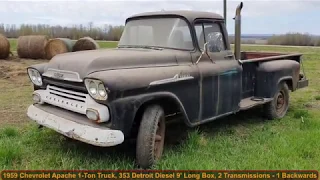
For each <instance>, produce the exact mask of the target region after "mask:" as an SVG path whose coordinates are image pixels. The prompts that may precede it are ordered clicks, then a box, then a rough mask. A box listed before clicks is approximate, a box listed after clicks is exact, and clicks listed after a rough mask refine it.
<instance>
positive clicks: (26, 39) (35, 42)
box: [17, 35, 48, 59]
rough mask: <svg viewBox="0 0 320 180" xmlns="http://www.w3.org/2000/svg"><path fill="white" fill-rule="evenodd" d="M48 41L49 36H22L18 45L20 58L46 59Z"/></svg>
mask: <svg viewBox="0 0 320 180" xmlns="http://www.w3.org/2000/svg"><path fill="white" fill-rule="evenodd" d="M47 42H48V38H47V36H41V35H34V36H20V37H19V38H18V45H17V52H18V56H19V57H20V58H30V59H44V58H45V51H44V48H45V46H46V44H47Z"/></svg>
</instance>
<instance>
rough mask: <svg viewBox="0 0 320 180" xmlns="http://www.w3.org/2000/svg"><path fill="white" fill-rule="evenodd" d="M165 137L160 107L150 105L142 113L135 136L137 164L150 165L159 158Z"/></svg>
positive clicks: (148, 166)
mask: <svg viewBox="0 0 320 180" xmlns="http://www.w3.org/2000/svg"><path fill="white" fill-rule="evenodd" d="M164 137H165V116H164V111H163V109H162V107H160V106H158V105H151V106H149V107H147V108H146V109H145V111H144V113H143V116H142V120H141V123H140V127H139V132H138V137H137V151H136V160H137V164H138V165H139V166H140V167H142V168H145V169H146V168H150V167H152V166H153V165H154V164H155V163H156V162H157V160H159V159H160V157H161V155H162V152H163V146H164Z"/></svg>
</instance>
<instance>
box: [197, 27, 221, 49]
mask: <svg viewBox="0 0 320 180" xmlns="http://www.w3.org/2000/svg"><path fill="white" fill-rule="evenodd" d="M194 28H195V30H196V35H197V38H198V44H199V47H200V49H201V50H203V45H204V43H207V42H208V46H207V47H208V51H209V52H220V51H224V50H226V45H225V42H224V37H223V33H222V29H221V26H220V25H219V24H218V23H213V22H201V23H196V24H195V27H194Z"/></svg>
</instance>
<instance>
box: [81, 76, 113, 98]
mask: <svg viewBox="0 0 320 180" xmlns="http://www.w3.org/2000/svg"><path fill="white" fill-rule="evenodd" d="M92 83H94V85H95V92H96V93H95V94H94V93H92V92H91V90H90V89H93V87H92ZM84 84H85V86H86V89H87V91H88V93H89V95H90V96H91V97H92V98H94V99H96V100H102V101H105V100H107V99H108V89H107V88H106V87H105V85H104V83H103V82H102V81H101V80H98V79H91V78H86V79H84ZM90 85H91V86H90ZM99 86H100V89H99ZM100 90H101V91H104V93H105V95H104V96H102V95H101V94H100Z"/></svg>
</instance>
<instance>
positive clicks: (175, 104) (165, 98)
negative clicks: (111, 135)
mask: <svg viewBox="0 0 320 180" xmlns="http://www.w3.org/2000/svg"><path fill="white" fill-rule="evenodd" d="M140 102H141V104H140V106H139V107H138V108H137V111H136V113H135V115H134V119H133V124H135V125H136V126H137V127H139V125H140V121H141V118H142V115H143V112H144V111H145V109H146V108H147V107H148V106H150V105H152V104H158V105H160V106H161V107H162V108H163V110H164V113H165V115H168V114H170V113H174V112H177V111H178V112H181V114H182V116H183V119H184V122H185V123H186V124H187V125H190V121H189V119H188V116H187V114H186V111H185V109H184V106H183V104H182V102H181V101H180V100H179V98H178V97H177V96H176V95H174V94H172V93H169V92H161V93H151V94H148V95H143V97H141V98H140ZM133 128H134V127H133Z"/></svg>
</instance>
